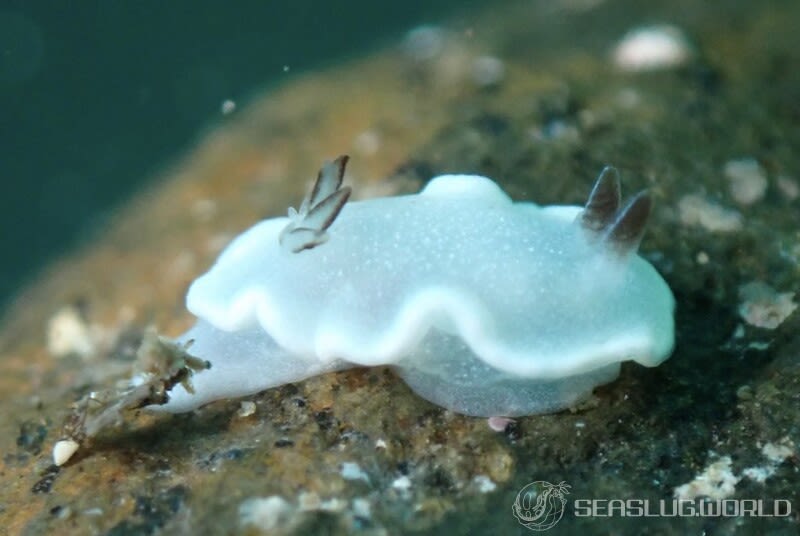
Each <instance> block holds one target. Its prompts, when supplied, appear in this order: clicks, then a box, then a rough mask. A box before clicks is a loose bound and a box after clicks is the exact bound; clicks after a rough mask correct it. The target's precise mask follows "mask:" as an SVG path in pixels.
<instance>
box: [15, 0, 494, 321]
mask: <svg viewBox="0 0 800 536" xmlns="http://www.w3.org/2000/svg"><path fill="white" fill-rule="evenodd" d="M483 3H484V4H485V3H487V2H485V1H484V2H483ZM480 4H481V2H479V1H477V0H473V1H468V2H464V1H456V0H434V1H427V2H422V1H412V2H393V3H387V4H381V3H377V2H363V1H353V0H349V1H348V0H345V1H338V2H316V1H313V0H298V1H293V2H263V1H248V0H244V1H239V2H236V3H235V4H227V3H225V2H219V1H213V0H198V1H192V2H188V1H179V2H144V3H140V2H106V1H97V0H90V1H85V2H78V3H60V2H52V1H47V0H44V1H42V0H34V1H24V2H22V1H14V0H12V1H9V2H4V3H3V4H2V6H0V51H2V56H0V98H1V99H2V103H3V104H2V106H0V118H1V119H0V146H2V147H3V158H0V177H2V188H3V189H2V195H0V229H3V233H2V235H3V246H4V248H6V249H5V250H6V251H8V252H11V251H13V252H15V253H14V254H13V255H11V254H8V255H6V256H5V257H4V259H5V262H3V263H2V266H0V307H2V306H3V305H5V304H6V302H7V301H8V300H9V299H10V297H11V295H12V294H13V293H14V291H15V290H18V287H19V286H20V285H21V284H23V282H26V281H29V280H30V276H31V274H32V273H36V271H38V270H39V269H40V267H41V265H42V264H43V263H44V262H46V261H47V260H49V259H52V258H54V256H56V255H59V254H62V253H64V252H65V251H67V250H69V249H70V248H71V247H74V246H75V245H76V244H78V243H80V242H81V241H82V240H88V239H89V238H90V237H91V236H92V235H93V233H95V232H96V231H97V230H98V229H102V228H103V227H104V224H105V222H106V221H107V217H108V216H109V214H110V212H111V211H113V210H114V208H115V207H117V206H118V205H119V204H120V203H122V202H123V201H124V200H125V199H126V198H127V197H128V196H130V195H132V194H133V193H134V192H136V191H137V190H138V189H140V188H141V187H142V185H143V184H144V183H145V182H146V181H148V180H152V179H153V174H154V173H155V172H156V171H157V170H159V169H160V168H161V167H163V166H164V165H165V164H167V163H169V162H171V161H173V160H174V159H175V157H176V155H178V154H180V153H181V152H182V151H184V150H186V149H187V148H188V147H190V146H191V144H192V143H193V142H194V141H195V140H196V139H197V138H198V136H200V134H201V132H202V131H204V130H205V129H208V128H212V127H213V125H214V124H215V122H216V121H218V120H219V118H220V117H221V116H222V107H223V103H224V102H225V101H233V102H239V101H241V100H242V99H247V98H248V97H250V96H251V95H252V94H253V93H254V92H256V91H259V90H263V89H264V88H265V87H268V86H271V85H275V84H280V83H285V82H286V81H287V80H291V78H292V77H294V76H296V75H297V74H299V73H302V72H304V71H308V70H313V69H315V68H319V67H321V66H324V65H330V64H331V63H332V62H334V61H337V60H342V59H344V58H347V57H352V56H355V55H359V54H365V53H369V52H370V51H373V50H375V49H376V48H377V47H379V46H380V45H382V44H386V43H389V42H390V41H391V40H396V39H398V38H399V37H400V36H402V34H403V33H404V32H406V31H407V30H408V29H409V28H411V27H413V26H414V25H417V24H420V23H423V22H426V21H430V20H438V19H439V18H441V17H443V16H445V14H446V13H450V12H452V10H453V9H454V8H459V9H460V10H461V9H464V8H469V7H470V6H476V5H480Z"/></svg>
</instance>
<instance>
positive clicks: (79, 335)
mask: <svg viewBox="0 0 800 536" xmlns="http://www.w3.org/2000/svg"><path fill="white" fill-rule="evenodd" d="M47 351H48V352H49V353H50V355H52V356H53V357H66V356H68V355H78V356H80V357H83V358H87V357H90V356H92V354H94V352H95V343H94V338H93V336H92V330H91V328H90V326H89V324H87V323H86V322H85V321H84V319H83V318H82V317H81V314H80V312H79V311H78V310H77V309H76V308H75V307H72V306H66V307H62V308H61V309H59V310H58V312H57V313H56V314H54V315H53V316H52V317H51V318H50V321H49V322H48V324H47Z"/></svg>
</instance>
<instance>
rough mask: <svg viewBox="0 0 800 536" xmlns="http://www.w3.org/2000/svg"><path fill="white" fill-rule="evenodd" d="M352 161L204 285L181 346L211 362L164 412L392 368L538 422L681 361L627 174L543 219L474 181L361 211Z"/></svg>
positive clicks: (451, 398) (456, 403)
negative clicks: (624, 367) (328, 375)
mask: <svg viewBox="0 0 800 536" xmlns="http://www.w3.org/2000/svg"><path fill="white" fill-rule="evenodd" d="M346 163H347V157H340V158H338V159H336V160H335V161H333V162H329V163H326V164H325V165H324V166H323V167H322V169H321V170H320V174H319V177H318V179H317V183H316V184H315V186H314V189H313V191H312V192H311V194H310V195H309V196H308V197H307V198H306V199H305V200H304V201H303V204H302V205H301V206H300V208H299V210H297V211H295V210H290V213H289V217H282V218H272V219H268V220H265V221H262V222H260V223H258V224H256V225H255V226H254V227H252V228H251V229H249V230H247V231H245V232H244V233H243V234H241V235H240V236H238V237H237V238H236V239H234V241H233V242H232V243H231V244H230V245H229V246H228V247H227V248H226V249H225V251H223V252H222V254H221V255H220V257H219V258H218V259H217V261H216V263H215V264H214V265H213V266H212V267H211V269H210V270H209V271H208V273H206V274H204V275H202V276H201V277H199V278H198V279H197V280H195V281H194V283H193V284H192V285H191V287H190V289H189V293H188V296H187V308H188V309H189V311H191V312H192V313H193V314H194V315H196V316H197V317H198V321H197V324H196V325H195V326H194V327H193V328H191V329H190V330H189V331H188V332H187V333H185V334H184V335H182V336H181V337H180V338H179V339H178V341H179V342H180V341H187V340H189V339H193V340H194V345H193V346H192V347H191V352H192V354H193V355H196V356H197V357H199V358H201V359H204V360H208V361H209V362H210V363H211V368H210V370H207V371H203V372H201V373H198V374H196V375H195V377H194V378H193V383H194V393H190V392H188V391H187V390H186V389H185V387H184V386H182V385H177V386H175V387H174V388H173V389H172V391H171V392H170V393H169V395H170V400H169V401H168V403H167V404H165V405H164V406H160V407H159V408H154V409H163V410H166V411H173V412H181V411H188V410H191V409H193V408H196V407H198V406H200V405H202V404H205V403H208V402H210V401H212V400H216V399H220V398H231V397H237V396H244V395H248V394H252V393H256V392H259V391H262V390H264V389H267V388H269V387H273V386H277V385H281V384H285V383H289V382H295V381H300V380H302V379H304V378H308V377H310V376H314V375H317V374H322V373H325V372H327V371H332V370H341V369H345V368H349V367H354V366H391V367H393V368H394V369H395V370H396V372H397V373H398V374H399V376H400V377H402V378H403V379H404V380H405V381H406V382H407V383H408V385H409V386H410V387H411V388H412V389H413V390H414V391H415V392H417V393H418V394H419V395H421V396H422V397H424V398H427V399H428V400H431V401H432V402H434V403H436V404H439V405H441V406H444V407H446V408H449V409H451V410H453V411H455V412H458V413H463V414H467V415H476V416H495V415H504V416H517V415H527V414H533V413H542V412H550V411H555V410H558V409H562V408H564V407H567V406H569V405H572V404H574V403H575V402H577V401H579V400H580V399H581V398H584V397H586V396H587V395H588V394H590V393H591V391H592V389H593V388H594V387H596V386H598V385H600V384H604V383H607V382H610V381H612V380H613V379H615V378H616V377H617V375H618V373H619V368H620V363H621V362H622V361H626V360H634V361H636V362H638V363H640V364H642V365H645V366H655V365H658V364H659V363H661V362H662V361H663V360H665V359H666V358H667V357H669V355H670V353H671V352H672V348H673V344H674V321H673V310H674V299H673V296H672V293H671V291H670V289H669V287H668V286H667V284H666V283H665V282H664V280H663V279H662V278H661V276H660V275H659V274H658V273H657V272H656V270H655V269H654V268H653V267H652V266H651V265H650V264H649V263H648V262H647V261H645V260H644V259H642V258H641V257H640V256H638V255H637V254H636V249H637V248H638V245H639V241H640V240H641V237H642V234H643V232H644V228H645V224H646V221H647V217H648V214H649V211H650V198H649V197H648V196H647V194H646V193H640V194H638V195H636V196H634V197H633V198H632V200H631V201H629V202H628V203H627V204H626V205H624V206H621V205H620V187H619V178H618V175H617V172H616V171H615V170H614V169H613V168H606V169H605V170H603V172H602V173H601V174H600V177H599V178H598V180H597V182H596V184H595V187H594V189H593V191H592V193H591V194H590V196H589V200H588V202H587V204H586V206H584V207H577V206H547V207H540V206H537V205H535V204H533V203H530V202H513V201H512V200H511V199H510V198H509V197H508V196H507V195H506V194H505V193H504V192H503V191H502V190H501V189H500V187H499V186H497V184H495V183H494V182H493V181H492V180H490V179H488V178H485V177H481V176H476V175H444V176H440V177H436V178H434V179H432V180H431V181H430V182H429V183H428V184H427V186H426V187H425V188H424V189H423V190H422V191H421V192H420V193H418V194H415V195H405V196H399V197H387V198H379V199H372V200H366V201H358V202H350V203H347V199H348V196H349V193H350V191H349V189H348V188H346V187H345V188H342V186H341V185H342V178H343V175H344V171H345V166H346Z"/></svg>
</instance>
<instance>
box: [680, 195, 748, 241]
mask: <svg viewBox="0 0 800 536" xmlns="http://www.w3.org/2000/svg"><path fill="white" fill-rule="evenodd" d="M678 213H679V214H680V219H681V222H682V223H683V224H684V225H691V226H698V227H703V228H705V229H707V230H709V231H712V232H719V233H730V232H733V231H738V230H739V229H741V228H742V215H741V214H739V212H737V211H736V210H733V209H729V208H725V207H722V206H720V205H717V204H716V203H714V202H712V201H709V200H708V199H706V198H705V197H703V196H701V195H697V194H689V195H685V196H683V197H682V198H681V200H680V201H679V202H678Z"/></svg>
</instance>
